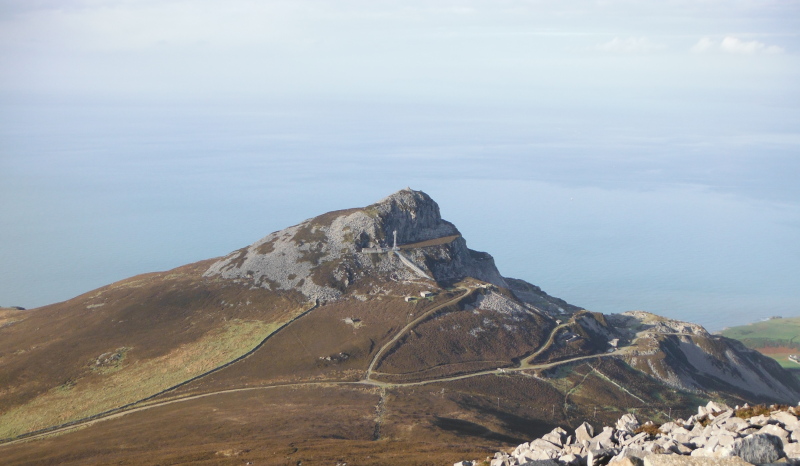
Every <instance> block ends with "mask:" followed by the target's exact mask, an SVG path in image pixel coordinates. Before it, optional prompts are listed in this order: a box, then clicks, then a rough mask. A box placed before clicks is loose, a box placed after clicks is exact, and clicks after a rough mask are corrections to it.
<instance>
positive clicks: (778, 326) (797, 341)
mask: <svg viewBox="0 0 800 466" xmlns="http://www.w3.org/2000/svg"><path fill="white" fill-rule="evenodd" d="M721 333H722V335H723V336H726V337H728V338H733V339H736V340H739V341H741V342H742V343H744V344H745V345H746V346H747V347H748V348H753V349H755V350H758V351H759V352H760V353H763V354H765V355H767V356H769V357H771V358H773V359H775V360H776V361H778V362H779V363H780V364H781V365H782V366H783V367H786V368H789V369H800V364H797V363H794V362H792V361H789V359H788V357H789V355H790V354H800V317H790V318H786V319H783V318H778V319H770V320H766V321H762V322H756V323H753V324H748V325H742V326H739V327H731V328H727V329H725V330H723V331H722V332H721Z"/></svg>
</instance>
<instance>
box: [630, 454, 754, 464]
mask: <svg viewBox="0 0 800 466" xmlns="http://www.w3.org/2000/svg"><path fill="white" fill-rule="evenodd" d="M644 466H750V463H748V462H746V461H744V460H742V459H741V458H736V457H732V458H705V457H703V458H697V457H691V456H679V455H651V456H648V457H647V458H645V459H644Z"/></svg>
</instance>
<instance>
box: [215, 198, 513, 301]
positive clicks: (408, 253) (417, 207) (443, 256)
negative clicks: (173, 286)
mask: <svg viewBox="0 0 800 466" xmlns="http://www.w3.org/2000/svg"><path fill="white" fill-rule="evenodd" d="M395 234H396V241H397V242H396V245H397V246H398V248H397V250H395V249H394V246H395ZM205 276H207V277H210V276H221V277H223V278H227V279H232V280H236V281H240V282H242V281H244V282H250V283H252V284H253V285H254V286H259V287H263V288H268V289H272V290H297V291H299V292H301V293H302V294H304V295H305V296H306V297H308V298H310V299H322V300H331V299H337V298H339V297H341V296H342V295H343V294H344V293H345V291H346V289H348V288H349V287H350V286H351V285H353V284H354V283H356V282H359V281H361V280H363V279H364V278H377V279H381V278H387V277H394V278H393V279H395V280H401V281H408V280H420V279H432V280H434V281H436V282H437V283H440V284H443V283H451V282H454V281H456V280H459V279H462V278H465V277H474V278H477V279H480V280H484V281H487V282H490V283H494V284H496V285H500V286H507V283H506V282H505V280H504V279H503V277H501V276H500V273H499V272H498V271H497V268H496V267H495V265H494V260H493V259H492V257H491V256H490V255H489V254H486V253H479V252H476V251H472V250H470V249H468V248H467V246H466V241H465V240H464V239H463V238H462V237H461V234H460V233H459V231H458V229H457V228H456V227H455V225H453V224H452V223H450V222H448V221H446V220H443V219H442V217H441V214H440V212H439V205H438V204H437V203H436V202H435V201H434V200H433V199H431V197H430V196H428V195H427V194H425V193H424V192H422V191H414V190H412V189H410V188H407V189H403V190H400V191H397V192H396V193H394V194H392V195H390V196H388V197H385V198H383V199H381V200H380V201H378V202H376V203H374V204H371V205H369V206H367V207H363V208H356V209H348V210H340V211H334V212H329V213H326V214H323V215H320V216H318V217H314V218H311V219H308V220H306V221H304V222H302V223H300V224H298V225H295V226H292V227H289V228H286V229H284V230H281V231H276V232H274V233H272V234H270V235H268V236H266V237H264V238H262V239H260V240H258V241H256V242H255V243H253V244H252V245H250V246H248V247H246V248H242V249H239V250H237V251H234V252H232V253H231V254H229V255H228V256H226V257H224V258H222V259H220V260H219V261H217V262H216V263H214V264H213V265H212V266H211V267H210V268H209V269H208V271H206V273H205Z"/></svg>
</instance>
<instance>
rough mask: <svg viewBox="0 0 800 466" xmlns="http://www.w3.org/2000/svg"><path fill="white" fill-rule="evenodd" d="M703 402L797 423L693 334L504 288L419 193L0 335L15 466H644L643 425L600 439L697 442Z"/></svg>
mask: <svg viewBox="0 0 800 466" xmlns="http://www.w3.org/2000/svg"><path fill="white" fill-rule="evenodd" d="M531 247H536V245H532V246H531ZM540 273H546V271H540ZM709 400H712V401H713V402H715V403H725V404H728V405H731V406H735V405H744V404H746V403H749V404H750V405H756V404H758V403H767V404H771V403H785V404H791V405H794V404H796V403H797V401H798V400H800V383H799V382H798V380H797V379H796V378H795V377H794V376H792V375H791V374H789V373H788V372H787V371H785V370H784V369H782V368H781V367H780V366H779V365H778V364H777V363H776V362H775V361H773V360H771V359H768V358H766V357H764V356H762V355H760V354H759V353H756V352H754V351H751V350H749V349H747V348H745V347H744V346H743V345H741V344H740V343H738V342H736V341H734V340H730V339H727V338H724V337H722V336H718V335H712V334H709V333H708V332H707V331H706V330H705V329H703V328H702V327H700V326H698V325H695V324H691V323H687V322H679V321H675V320H671V319H667V318H664V317H660V316H657V315H654V314H650V313H646V312H641V311H633V312H624V313H621V314H610V315H604V314H601V313H597V312H591V311H590V310H586V309H583V308H581V307H579V306H575V305H572V304H569V303H567V302H566V301H564V300H562V299H560V298H556V297H553V296H550V295H548V294H547V293H546V292H544V291H543V290H541V289H540V288H539V287H537V286H535V285H533V284H531V283H528V282H527V281H525V280H521V279H515V278H510V277H504V276H502V275H501V273H500V272H499V271H498V270H497V267H496V266H495V263H494V260H493V259H492V257H491V255H489V254H488V253H485V252H479V251H474V250H472V249H470V248H469V247H468V246H467V240H466V239H465V238H464V237H463V236H462V234H461V232H460V231H459V230H458V229H457V228H456V226H455V225H453V224H452V223H450V222H447V221H446V220H444V219H443V218H442V216H441V213H440V209H439V206H438V205H437V203H436V202H435V201H434V200H433V199H431V198H430V197H429V196H428V195H427V194H425V193H423V192H421V191H414V190H411V189H404V190H401V191H398V192H396V193H394V194H392V195H390V196H388V197H386V198H384V199H382V200H380V201H378V202H376V203H374V204H370V205H367V206H366V207H359V208H352V209H348V210H340V211H335V212H329V213H324V214H322V215H319V216H317V217H313V218H310V219H309V220H306V221H304V222H302V223H300V224H298V225H294V226H290V227H288V228H285V229H283V230H280V231H276V232H274V233H271V234H269V235H267V236H265V237H264V238H262V239H260V240H258V241H255V242H254V243H253V244H251V245H249V246H246V247H243V248H241V249H238V250H236V251H234V252H232V253H230V254H228V255H226V256H224V257H218V258H212V259H208V260H203V261H199V262H196V263H193V264H188V265H185V266H182V267H178V268H176V269H173V270H169V271H165V272H155V273H149V274H144V275H139V276H136V277H131V278H129V279H126V280H122V281H120V282H117V283H112V284H110V285H107V286H104V287H102V288H99V289H96V290H92V291H89V292H87V293H84V294H82V295H80V296H77V297H75V298H73V299H70V300H68V301H65V302H63V303H57V304H53V305H50V306H44V307H42V308H38V309H32V310H4V311H3V313H2V315H1V316H0V455H2V458H3V462H4V463H5V464H27V463H31V462H34V463H35V462H38V463H51V464H56V463H58V464H70V463H71V464H83V463H86V462H95V463H125V462H131V461H134V460H133V458H135V462H137V463H140V464H164V463H170V464H180V463H201V464H202V463H206V464H218V463H223V464H244V463H247V462H251V463H255V464H293V465H296V464H337V463H339V464H343V463H347V464H452V463H453V462H455V461H456V460H459V459H462V458H482V457H486V455H491V453H493V452H495V451H497V450H498V449H501V448H513V447H514V446H515V445H519V444H521V443H523V442H526V440H527V439H530V438H539V437H541V439H542V440H541V442H549V444H552V445H556V444H558V443H559V442H560V446H559V448H561V449H560V450H559V456H558V458H561V457H562V456H566V455H569V454H573V455H576V456H577V455H589V454H590V453H591V451H592V450H597V449H596V448H591V447H592V442H594V443H595V444H597V445H595V446H599V445H600V444H602V445H603V446H606V447H608V448H606V449H614V448H617V449H620V448H624V447H626V446H627V447H631V448H633V447H637V448H638V447H639V446H641V445H640V444H639V443H636V442H639V441H640V440H642V439H643V438H644V437H642V436H641V435H640V434H641V433H640V432H639V433H637V432H635V430H636V427H633V424H635V423H636V422H638V421H636V420H634V419H630V418H624V419H626V421H625V422H627V424H625V425H619V426H617V427H615V430H614V431H611V432H610V433H605V432H606V431H605V430H604V431H603V432H593V431H591V428H590V427H591V425H602V424H603V423H612V424H613V423H614V422H615V420H616V419H618V418H620V416H622V415H624V414H625V413H629V412H633V411H635V412H636V413H637V416H641V417H642V418H643V419H651V420H653V421H654V422H658V423H659V424H661V429H662V431H664V434H665V435H666V433H667V432H666V430H668V429H670V428H669V425H670V424H669V423H670V422H672V423H673V424H676V425H677V424H680V425H678V426H677V427H675V429H674V430H669V435H678V434H679V433H683V431H682V430H680V429H685V430H687V431H690V432H692V435H693V436H694V437H700V435H699V434H698V432H695V430H697V429H699V427H697V425H701V426H702V428H703V429H705V428H706V427H709V425H708V424H707V425H702V423H704V422H707V421H706V420H707V419H710V417H706V418H704V419H706V420H703V419H700V418H698V417H695V418H694V419H692V418H691V416H692V415H695V416H696V414H695V413H694V409H692V408H689V407H692V406H697V405H698V404H703V405H705V404H706V403H708V402H709ZM720 406H721V405H720ZM712 415H713V416H717V414H712ZM770 415H771V414H770ZM720 416H722V415H720ZM673 417H676V418H677V417H682V418H684V419H688V420H687V421H685V422H683V423H682V424H681V423H678V422H676V421H671V419H672V418H673ZM715 419H716V418H715ZM712 420H713V419H712ZM586 422H589V424H585V423H586ZM727 422H728V421H726V424H724V426H728V423H727ZM735 422H737V421H730V423H735ZM721 423H722V421H720V425H722V424H721ZM628 424H630V426H629V425H628ZM715 425H716V424H711V427H712V428H713V427H714V426H715ZM665 426H667V427H665ZM762 427H765V428H766V427H767V426H762ZM781 428H782V429H784V430H786V431H787V432H788V431H790V430H791V429H788V427H787V425H786V424H784V427H781ZM554 429H555V430H554ZM558 429H562V430H563V431H562V430H558ZM626 429H627V430H626ZM631 429H633V432H632V431H631ZM747 429H751V427H747ZM747 429H744V430H743V431H741V432H740V431H737V435H738V433H742V432H744V433H747V434H748V435H750V434H752V433H753V432H750V431H748V430H747ZM572 432H574V435H573V433H572ZM621 432H629V433H628V434H623V433H621ZM704 432H705V431H704ZM598 435H599V436H600V437H598ZM648 435H649V434H648ZM687 435H688V434H687ZM703 435H705V433H704V434H703ZM731 435H732V434H731ZM604 436H608V438H605V437H604ZM557 437H558V438H557ZM732 437H735V436H733V435H732ZM740 437H742V443H746V442H751V441H750V440H747V441H746V442H745V440H746V436H740ZM634 439H635V440H634ZM681 439H683V437H681ZM673 440H675V439H674V438H673ZM733 440H734V441H739V440H740V439H739V437H735V438H733ZM628 441H630V442H629V443H627V444H623V443H624V442H628ZM541 442H535V443H536V445H534V446H531V445H530V442H529V446H528V447H527V448H529V450H530V451H531V452H536V451H539V450H536V448H538V447H537V445H538V446H542V447H544V446H547V444H546V443H541ZM576 442H577V443H576ZM585 442H589V445H588V446H587V445H585ZM664 442H666V440H665V441H664ZM676 442H678V443H679V444H681V445H683V444H685V443H687V442H683V441H677V440H676ZM698 442H699V440H698ZM708 442H713V441H712V440H708V441H707V443H706V444H704V445H703V446H698V444H695V447H694V450H697V449H700V448H704V449H706V450H707V451H709V452H710V453H713V454H716V452H717V450H716V449H715V446H711V447H709V445H710V443H708ZM725 442H728V438H727V437H726V438H725ZM662 443H663V442H662ZM723 443H724V442H723V441H722V440H720V442H719V445H723ZM669 445H672V444H671V443H670V444H669ZM723 446H725V447H726V448H727V447H728V446H729V445H728V444H727V443H724V445H723ZM567 447H569V448H570V451H569V452H567V451H566V450H565V449H566V448H567ZM684 447H686V448H689V447H687V446H686V445H684ZM784 447H785V448H784V453H786V452H787V451H789V449H788V448H789V447H786V446H784ZM581 448H582V449H583V450H581ZM662 448H666V447H664V446H663V445H662ZM675 448H677V449H678V450H680V449H681V448H682V447H680V446H678V445H675ZM551 450H552V448H551ZM694 450H693V451H694ZM706 450H704V451H706ZM527 451H528V450H526V452H527ZM548 451H549V450H548ZM720 451H721V450H720ZM518 453H521V450H520V452H518ZM562 453H563V454H562ZM525 454H527V453H525ZM531 454H532V455H533V453H531ZM537 454H538V453H537ZM549 454H550V453H548V455H549ZM618 454H619V452H616V453H614V455H612V456H616V455H618ZM786 454H787V455H788V453H786ZM604 455H606V456H608V455H610V453H608V454H606V453H604ZM534 456H535V455H534ZM512 457H513V458H514V461H517V462H519V461H520V460H521V459H525V458H533V457H527V456H526V457H525V458H517V457H516V456H514V455H507V456H506V457H503V458H497V459H502V460H503V461H506V460H508V462H509V464H511V463H510V461H511V459H510V458H512ZM598 458H599V457H598ZM552 460H553V458H552V457H550V456H548V461H552ZM537 461H538V460H537ZM598 461H599V460H598Z"/></svg>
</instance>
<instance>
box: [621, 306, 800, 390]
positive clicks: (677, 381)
mask: <svg viewBox="0 0 800 466" xmlns="http://www.w3.org/2000/svg"><path fill="white" fill-rule="evenodd" d="M612 320H613V321H614V322H615V323H616V324H617V326H618V332H620V333H626V332H627V334H628V337H629V338H630V339H631V340H632V341H631V346H630V347H629V349H628V351H626V353H625V354H624V357H625V359H626V361H627V362H628V363H629V364H630V365H631V366H632V367H634V368H636V369H638V370H641V371H642V372H645V373H647V374H650V375H652V376H654V377H656V378H658V379H660V380H662V381H663V382H665V383H667V384H668V385H670V386H673V387H675V388H680V389H683V390H690V391H706V392H711V391H717V392H720V393H728V394H732V395H734V396H738V397H741V399H744V400H758V401H765V402H775V401H780V402H783V403H789V404H796V403H797V399H798V396H800V382H799V381H798V380H797V379H796V378H795V377H794V376H792V375H791V374H789V373H788V372H786V371H785V370H783V369H782V368H781V367H780V365H779V364H778V363H777V362H776V361H774V360H773V359H770V358H768V357H766V356H763V355H762V354H760V353H758V352H757V351H753V350H751V349H748V348H747V347H745V346H744V345H742V344H741V343H739V342H738V341H735V340H731V339H729V338H725V337H722V336H719V335H712V334H710V333H708V332H707V331H706V330H705V329H704V328H703V327H701V326H700V325H697V324H692V323H688V322H681V321H676V320H672V319H667V318H664V317H660V316H656V315H654V314H650V313H646V312H641V311H634V312H626V313H624V314H621V315H619V316H615V318H614V319H612Z"/></svg>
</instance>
